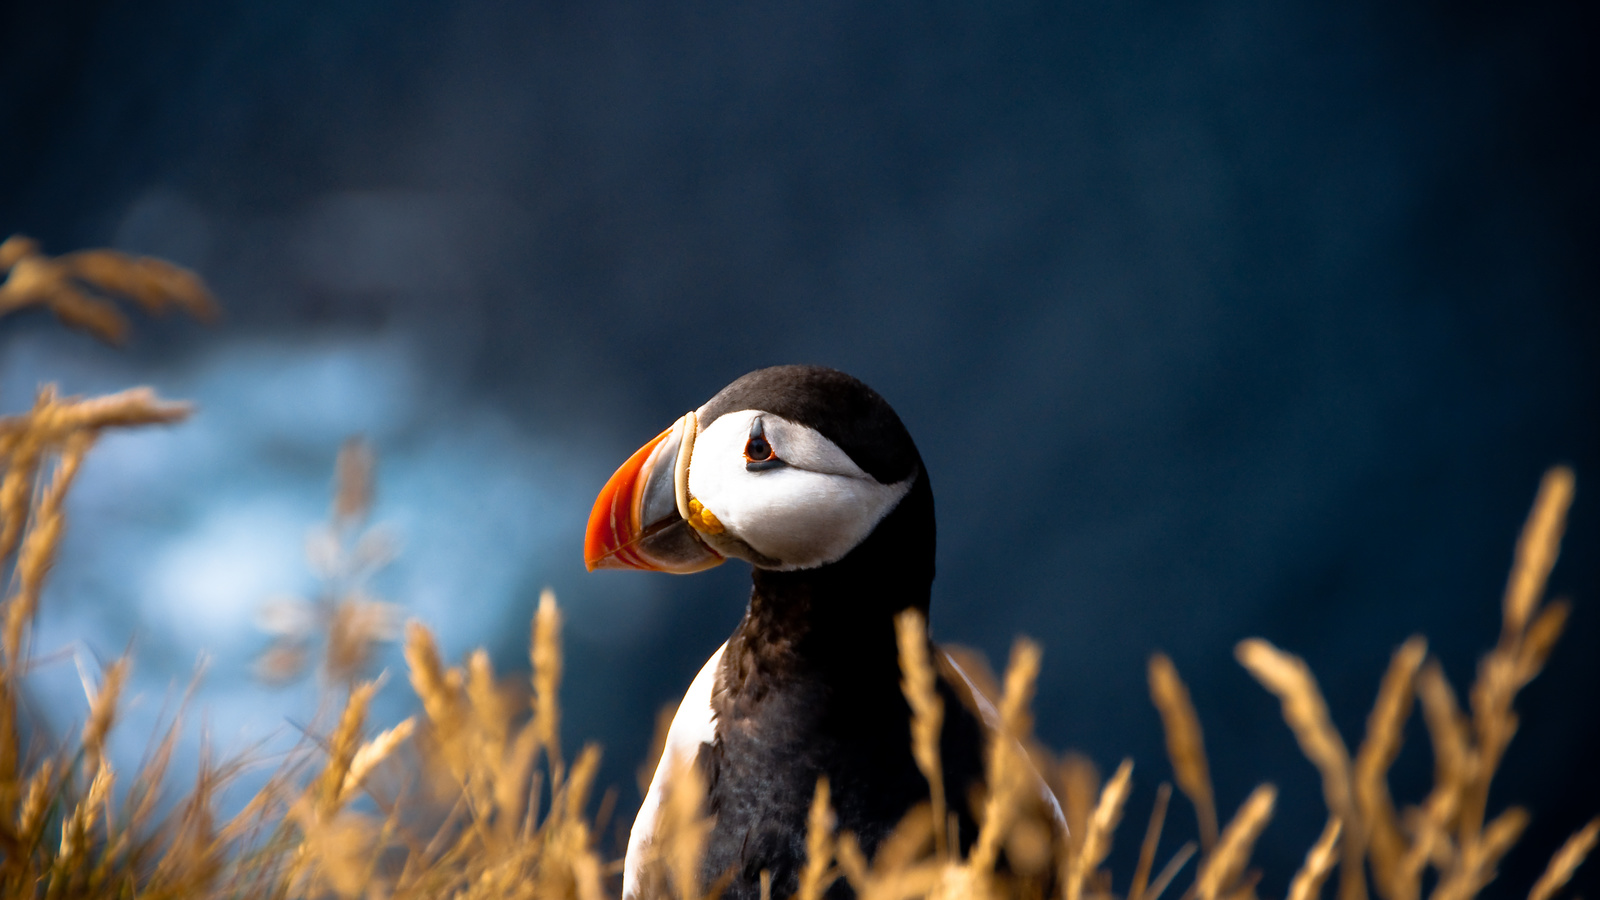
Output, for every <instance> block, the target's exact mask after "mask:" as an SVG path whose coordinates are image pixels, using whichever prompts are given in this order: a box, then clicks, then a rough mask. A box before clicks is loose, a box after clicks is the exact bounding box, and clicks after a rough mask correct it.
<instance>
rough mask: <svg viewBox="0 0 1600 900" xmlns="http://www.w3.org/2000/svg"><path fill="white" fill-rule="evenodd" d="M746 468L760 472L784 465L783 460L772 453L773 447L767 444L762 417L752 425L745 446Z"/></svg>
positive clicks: (756, 419)
mask: <svg viewBox="0 0 1600 900" xmlns="http://www.w3.org/2000/svg"><path fill="white" fill-rule="evenodd" d="M744 458H745V464H744V467H745V469H746V470H747V471H750V472H760V471H762V470H764V469H775V468H777V467H778V466H781V465H784V462H783V460H781V459H779V458H778V457H777V456H775V455H773V453H772V445H771V444H769V443H767V433H766V429H765V428H763V427H762V425H761V417H760V416H756V418H755V421H754V422H751V423H750V439H749V440H747V441H745V444H744Z"/></svg>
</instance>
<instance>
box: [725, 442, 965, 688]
mask: <svg viewBox="0 0 1600 900" xmlns="http://www.w3.org/2000/svg"><path fill="white" fill-rule="evenodd" d="M934 548H935V531H934V515H933V491H932V490H931V489H930V487H929V485H928V478H927V475H926V473H920V474H919V475H918V476H917V479H916V481H915V483H914V484H913V485H912V487H911V490H910V491H909V492H908V493H907V494H906V496H905V498H904V499H902V500H901V501H900V503H899V504H898V505H896V506H895V508H894V510H893V511H891V512H890V513H889V515H887V516H885V517H884V519H883V521H882V522H879V523H878V527H877V528H875V529H873V532H872V534H871V535H869V536H868V537H867V539H866V540H864V541H862V542H861V544H860V545H859V546H857V547H856V548H855V549H854V550H852V551H850V553H849V554H848V555H846V556H845V557H844V558H843V559H841V560H839V561H838V562H835V563H831V564H829V565H826V566H821V567H819V568H815V569H801V570H798V571H792V572H778V571H772V570H767V569H756V570H755V575H754V581H755V586H754V589H753V590H752V591H751V594H750V607H749V609H748V611H747V612H746V613H745V617H744V621H743V622H741V623H740V624H739V628H738V630H737V631H736V632H735V637H736V638H738V639H740V640H742V642H743V644H744V646H745V648H746V649H747V650H749V651H753V656H754V658H755V661H757V663H758V665H760V666H761V667H762V668H765V669H768V670H769V671H771V672H773V674H778V673H779V672H780V671H782V670H785V669H790V668H798V669H806V670H812V671H815V670H818V669H822V670H834V669H840V668H844V669H855V668H857V667H858V666H860V665H863V664H866V663H869V662H872V663H876V664H880V665H881V663H882V662H883V661H885V660H887V661H893V660H895V659H896V654H895V653H894V652H893V650H892V649H891V650H888V651H885V649H884V647H883V644H884V643H886V642H887V643H888V644H889V645H890V646H891V647H892V646H893V644H894V617H895V616H896V615H898V614H899V613H900V612H901V611H902V610H905V609H916V610H918V611H920V612H921V613H922V614H923V616H924V617H926V616H927V614H928V597H929V592H930V591H931V589H932V586H933V571H934ZM897 677H898V676H897Z"/></svg>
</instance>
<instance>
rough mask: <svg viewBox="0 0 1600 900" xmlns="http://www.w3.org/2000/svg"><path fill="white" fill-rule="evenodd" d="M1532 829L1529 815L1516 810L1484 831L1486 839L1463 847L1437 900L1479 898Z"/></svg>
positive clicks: (1437, 890)
mask: <svg viewBox="0 0 1600 900" xmlns="http://www.w3.org/2000/svg"><path fill="white" fill-rule="evenodd" d="M1527 827H1528V814H1527V812H1526V811H1525V810H1523V809H1521V808H1519V807H1515V806H1513V807H1512V808H1510V809H1508V810H1506V811H1505V812H1503V813H1501V814H1500V815H1498V816H1496V817H1495V818H1494V820H1493V821H1491V822H1490V823H1489V824H1488V825H1487V826H1485V827H1484V829H1483V835H1482V837H1477V838H1474V839H1473V840H1471V841H1467V842H1465V843H1463V844H1462V845H1461V852H1460V857H1459V860H1458V861H1457V863H1456V865H1455V866H1453V867H1452V868H1451V869H1450V870H1449V871H1447V872H1445V873H1444V876H1443V877H1442V878H1440V879H1439V886H1438V887H1437V888H1435V889H1434V892H1433V900H1465V898H1468V897H1473V896H1476V895H1477V893H1478V892H1479V891H1481V890H1483V887H1484V885H1487V884H1488V883H1489V882H1490V881H1493V880H1494V877H1495V866H1496V865H1498V864H1499V862H1500V858H1501V857H1502V856H1505V853H1506V851H1507V850H1510V849H1511V845H1512V844H1515V843H1516V842H1517V838H1519V837H1521V836H1522V832H1523V829H1525V828H1527Z"/></svg>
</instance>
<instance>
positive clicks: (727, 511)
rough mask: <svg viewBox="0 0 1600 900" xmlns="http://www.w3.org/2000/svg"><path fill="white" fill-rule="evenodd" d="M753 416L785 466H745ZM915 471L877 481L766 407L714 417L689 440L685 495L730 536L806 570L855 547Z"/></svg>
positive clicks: (826, 442) (906, 488)
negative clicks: (752, 468) (889, 481)
mask: <svg viewBox="0 0 1600 900" xmlns="http://www.w3.org/2000/svg"><path fill="white" fill-rule="evenodd" d="M756 416H760V417H761V424H762V428H763V430H764V432H765V436H766V439H767V441H768V443H770V444H771V445H772V452H773V454H774V455H775V456H777V457H778V458H779V459H781V460H783V461H784V462H785V463H787V465H784V466H779V467H777V468H772V469H766V470H761V471H755V472H751V471H749V470H747V469H746V468H745V462H746V460H745V455H744V447H745V443H746V442H747V441H748V440H749V438H750V423H751V422H752V421H753V420H754V419H755V417H756ZM915 477H916V476H915V473H913V474H912V475H911V476H909V477H907V478H906V479H904V480H903V481H899V482H896V483H894V484H880V483H879V482H878V481H877V480H876V479H874V478H873V477H872V476H871V475H868V474H867V473H866V472H863V471H862V470H861V467H860V466H858V465H856V464H855V462H854V461H853V460H851V459H850V457H849V456H848V455H847V454H846V453H845V452H844V451H843V450H840V449H839V446H838V445H837V444H835V443H834V442H832V441H830V440H828V439H827V438H825V437H823V436H822V435H821V434H819V433H818V432H816V431H814V430H812V429H810V428H806V427H805V426H803V425H799V424H796V423H794V422H791V421H789V420H788V419H785V418H782V417H781V416H775V415H773V414H772V413H768V412H762V411H760V410H741V411H739V412H735V413H728V414H726V415H722V416H719V417H718V418H717V420H716V421H715V422H712V423H711V425H710V427H708V428H706V429H705V430H704V431H701V432H700V433H699V435H698V436H697V437H696V438H695V443H694V456H693V458H692V459H691V460H690V462H689V493H690V494H691V495H692V496H693V497H694V498H695V499H696V500H699V501H700V502H701V503H702V504H704V505H705V507H706V508H707V509H709V510H711V512H712V514H713V515H715V516H716V517H717V519H718V520H719V521H720V522H721V523H722V525H723V528H725V529H726V531H727V533H728V534H730V535H732V536H733V537H737V538H738V539H740V540H742V541H744V542H745V543H746V544H749V545H750V547H751V548H752V549H754V550H755V551H756V552H757V553H760V554H761V555H762V556H765V557H767V558H769V559H774V560H777V561H778V562H779V563H780V565H779V566H777V568H779V569H781V570H789V569H810V568H815V567H817V566H822V565H827V564H828V563H831V562H835V561H837V560H839V559H840V558H842V557H843V556H844V555H845V554H847V553H849V552H850V551H851V550H853V549H855V546H856V545H857V544H859V543H861V542H862V541H863V540H864V539H866V537H867V535H869V534H871V533H872V529H874V528H876V527H877V525H878V523H879V522H880V521H882V520H883V517H884V516H886V515H888V514H889V512H890V511H891V510H893V509H894V507H895V505H896V504H898V503H899V502H900V500H901V498H902V497H904V496H905V495H906V492H907V491H909V490H910V489H911V482H912V479H914V478H915Z"/></svg>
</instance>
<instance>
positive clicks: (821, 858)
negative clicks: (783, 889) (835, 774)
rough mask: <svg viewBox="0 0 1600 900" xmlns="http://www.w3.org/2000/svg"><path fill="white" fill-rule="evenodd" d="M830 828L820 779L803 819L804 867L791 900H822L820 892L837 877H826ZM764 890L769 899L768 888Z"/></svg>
mask: <svg viewBox="0 0 1600 900" xmlns="http://www.w3.org/2000/svg"><path fill="white" fill-rule="evenodd" d="M833 827H834V816H833V807H832V806H831V805H830V804H829V798H828V779H827V777H826V776H823V777H821V778H818V779H817V792H816V794H814V795H813V796H812V798H811V812H810V814H809V815H808V816H807V818H806V864H805V868H803V869H801V870H800V887H799V890H797V891H796V892H795V900H822V892H823V891H825V890H827V889H828V885H829V884H830V883H831V882H832V881H833V879H834V877H837V876H836V875H835V876H832V877H830V875H829V871H828V870H829V867H830V866H831V865H832V864H833V856H834V850H833V843H834V841H833ZM769 878H770V876H769ZM767 890H768V893H769V895H770V892H771V887H770V884H769V885H768V887H767Z"/></svg>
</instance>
